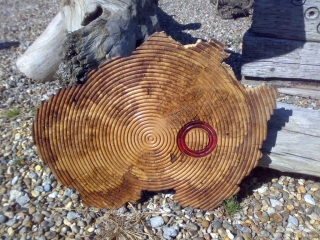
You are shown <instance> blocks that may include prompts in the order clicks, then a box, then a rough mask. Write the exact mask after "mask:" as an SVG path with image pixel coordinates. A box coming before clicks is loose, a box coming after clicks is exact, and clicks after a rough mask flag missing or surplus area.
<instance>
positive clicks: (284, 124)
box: [259, 103, 320, 176]
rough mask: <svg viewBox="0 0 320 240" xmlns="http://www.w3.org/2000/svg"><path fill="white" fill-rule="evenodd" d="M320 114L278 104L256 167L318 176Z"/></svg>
mask: <svg viewBox="0 0 320 240" xmlns="http://www.w3.org/2000/svg"><path fill="white" fill-rule="evenodd" d="M319 119H320V111H319V110H310V109H306V108H301V107H296V106H294V105H289V104H285V103H277V109H276V110H275V111H274V115H273V116H272V117H271V119H270V121H269V123H268V136H267V139H266V141H265V142H264V144H263V146H262V148H263V149H262V152H263V153H264V154H263V157H262V158H261V159H260V161H259V166H264V167H269V168H273V169H277V170H280V171H283V172H294V173H303V174H309V175H314V176H320V128H319Z"/></svg>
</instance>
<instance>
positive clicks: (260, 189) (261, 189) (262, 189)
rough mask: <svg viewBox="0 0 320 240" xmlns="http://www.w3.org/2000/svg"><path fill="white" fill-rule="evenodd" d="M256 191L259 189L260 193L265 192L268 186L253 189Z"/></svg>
mask: <svg viewBox="0 0 320 240" xmlns="http://www.w3.org/2000/svg"><path fill="white" fill-rule="evenodd" d="M253 191H254V192H256V191H258V193H259V194H264V193H265V192H267V191H268V187H267V186H262V187H260V188H258V189H256V190H253Z"/></svg>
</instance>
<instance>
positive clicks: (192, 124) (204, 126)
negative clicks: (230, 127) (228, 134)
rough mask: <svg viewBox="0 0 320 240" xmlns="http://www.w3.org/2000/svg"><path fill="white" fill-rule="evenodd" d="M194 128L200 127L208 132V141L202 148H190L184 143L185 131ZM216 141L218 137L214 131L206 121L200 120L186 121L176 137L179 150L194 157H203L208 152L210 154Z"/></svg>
mask: <svg viewBox="0 0 320 240" xmlns="http://www.w3.org/2000/svg"><path fill="white" fill-rule="evenodd" d="M194 128H201V129H203V130H205V131H206V132H207V133H208V137H209V143H208V145H207V146H206V147H205V148H204V149H202V150H192V149H190V148H189V147H188V146H187V144H186V136H187V133H188V132H189V131H190V130H191V129H194ZM217 141H218V137H217V133H216V131H215V130H214V129H213V127H211V126H210V125H209V124H208V123H206V122H202V121H194V122H189V123H187V124H186V125H184V126H183V127H182V128H181V129H180V131H179V133H178V137H177V144H178V147H179V149H180V151H181V152H183V153H185V154H187V155H188V156H190V157H194V158H200V157H205V156H207V155H208V154H210V153H211V152H212V151H213V150H214V149H215V147H216V146H217Z"/></svg>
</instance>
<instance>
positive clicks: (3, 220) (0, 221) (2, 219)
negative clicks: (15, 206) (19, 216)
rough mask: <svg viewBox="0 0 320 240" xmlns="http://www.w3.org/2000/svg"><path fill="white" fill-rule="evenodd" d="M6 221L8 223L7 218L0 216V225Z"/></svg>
mask: <svg viewBox="0 0 320 240" xmlns="http://www.w3.org/2000/svg"><path fill="white" fill-rule="evenodd" d="M6 221H8V217H7V216H5V215H3V214H0V224H2V223H5V222H6Z"/></svg>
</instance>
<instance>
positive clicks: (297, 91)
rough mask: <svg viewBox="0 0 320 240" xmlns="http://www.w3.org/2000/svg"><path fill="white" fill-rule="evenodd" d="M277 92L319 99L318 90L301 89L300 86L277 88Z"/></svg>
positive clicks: (319, 91)
mask: <svg viewBox="0 0 320 240" xmlns="http://www.w3.org/2000/svg"><path fill="white" fill-rule="evenodd" d="M278 91H279V93H284V94H288V95H293V96H300V97H305V98H313V99H320V90H319V89H318V90H311V89H302V88H278Z"/></svg>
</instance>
